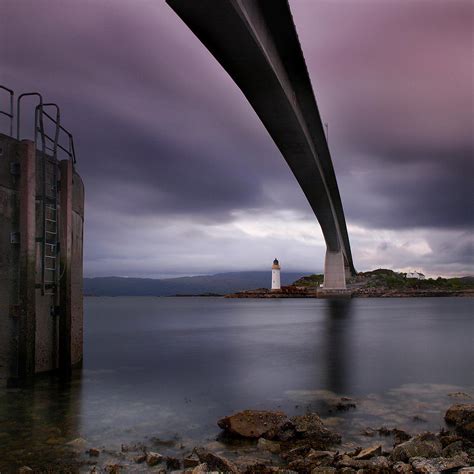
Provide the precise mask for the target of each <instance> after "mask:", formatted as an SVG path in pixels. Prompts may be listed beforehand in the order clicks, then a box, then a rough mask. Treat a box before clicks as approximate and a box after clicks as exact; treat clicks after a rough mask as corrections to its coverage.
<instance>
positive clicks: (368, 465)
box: [337, 454, 390, 472]
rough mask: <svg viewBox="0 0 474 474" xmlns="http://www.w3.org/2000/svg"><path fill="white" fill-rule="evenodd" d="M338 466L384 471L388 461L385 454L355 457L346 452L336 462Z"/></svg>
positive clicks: (387, 466)
mask: <svg viewBox="0 0 474 474" xmlns="http://www.w3.org/2000/svg"><path fill="white" fill-rule="evenodd" d="M337 466H338V467H339V468H344V467H349V468H353V469H357V470H359V469H363V470H364V471H365V470H367V471H368V472H384V471H385V472H386V471H387V470H388V469H389V467H390V463H389V462H388V459H387V458H386V457H385V456H376V457H373V458H371V459H355V458H351V457H350V456H348V455H347V454H343V455H342V457H341V459H339V461H338V462H337Z"/></svg>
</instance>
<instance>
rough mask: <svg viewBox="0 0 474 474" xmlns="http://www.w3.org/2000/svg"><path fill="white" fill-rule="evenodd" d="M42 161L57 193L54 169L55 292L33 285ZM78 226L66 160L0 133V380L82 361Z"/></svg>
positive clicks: (78, 191)
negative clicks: (57, 272) (58, 251)
mask: <svg viewBox="0 0 474 474" xmlns="http://www.w3.org/2000/svg"><path fill="white" fill-rule="evenodd" d="M44 164H46V171H47V173H46V181H45V182H46V190H47V193H48V194H50V195H51V194H52V193H54V192H56V187H55V178H54V173H53V171H54V169H56V170H57V173H56V176H57V177H58V178H59V189H60V191H59V194H60V196H58V197H59V201H58V202H59V207H58V216H59V225H60V241H61V257H62V258H61V263H62V265H63V266H62V267H61V280H60V288H59V292H56V294H54V295H42V292H41V288H40V287H39V286H40V283H41V269H42V260H41V242H40V241H39V240H38V239H39V238H40V237H41V235H42V220H43V214H42V204H41V200H40V199H38V197H39V196H40V195H41V194H42V189H43V179H42V178H43V166H44ZM64 196H68V199H66V200H64V199H63V197H64ZM63 204H64V205H63ZM83 225H84V186H83V183H82V180H81V178H80V176H79V175H78V174H77V173H76V172H75V171H74V169H73V166H72V163H71V162H70V161H66V160H65V161H62V162H58V161H56V160H53V159H52V158H51V157H44V158H43V157H42V156H41V154H40V153H39V152H35V150H34V145H33V143H31V142H28V141H23V142H21V143H20V142H18V141H17V140H15V139H13V138H11V137H8V136H5V135H2V134H0V385H3V384H5V383H6V382H7V381H8V380H9V379H15V378H18V377H20V378H23V377H28V376H31V375H34V374H36V373H39V372H45V371H50V370H55V369H58V368H60V367H61V368H63V369H70V367H71V366H73V365H79V364H80V363H81V361H82V337H83V328H82V322H83V320H82V311H83V306H82V245H83ZM12 237H13V241H12ZM65 242H66V243H65ZM63 246H64V251H63ZM63 253H64V255H65V258H63V257H64V256H63Z"/></svg>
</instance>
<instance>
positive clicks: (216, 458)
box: [195, 448, 239, 474]
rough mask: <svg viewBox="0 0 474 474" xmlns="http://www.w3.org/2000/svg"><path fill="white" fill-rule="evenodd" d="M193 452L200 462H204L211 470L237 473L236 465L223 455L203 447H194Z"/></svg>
mask: <svg viewBox="0 0 474 474" xmlns="http://www.w3.org/2000/svg"><path fill="white" fill-rule="evenodd" d="M195 453H196V455H197V457H198V458H199V460H200V461H201V463H206V464H207V466H208V467H209V468H210V470H211V471H221V472H230V473H236V474H237V473H238V472H239V470H238V469H237V466H236V465H235V464H234V463H233V462H231V461H229V460H228V459H227V458H225V457H224V456H220V455H218V454H215V453H212V452H211V451H208V450H207V449H205V448H196V449H195Z"/></svg>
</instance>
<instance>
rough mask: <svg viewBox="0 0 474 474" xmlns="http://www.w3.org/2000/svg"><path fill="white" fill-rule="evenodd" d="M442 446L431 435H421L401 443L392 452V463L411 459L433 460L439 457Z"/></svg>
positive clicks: (434, 436)
mask: <svg viewBox="0 0 474 474" xmlns="http://www.w3.org/2000/svg"><path fill="white" fill-rule="evenodd" d="M442 448H443V447H442V445H441V442H440V441H439V439H438V438H437V437H436V435H434V434H433V433H422V434H420V435H418V436H414V437H413V438H411V439H409V440H408V441H405V442H404V443H401V444H399V445H397V446H395V448H394V449H393V451H392V455H391V457H392V459H393V460H394V461H403V462H406V461H408V460H409V459H410V458H413V457H417V456H419V457H424V458H433V457H438V456H441V451H442Z"/></svg>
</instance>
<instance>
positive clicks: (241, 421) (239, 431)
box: [217, 410, 292, 440]
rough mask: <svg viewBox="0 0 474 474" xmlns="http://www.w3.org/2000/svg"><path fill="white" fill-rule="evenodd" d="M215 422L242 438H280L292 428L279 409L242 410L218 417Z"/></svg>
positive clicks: (229, 432)
mask: <svg viewBox="0 0 474 474" xmlns="http://www.w3.org/2000/svg"><path fill="white" fill-rule="evenodd" d="M217 424H218V425H219V427H220V428H222V429H223V430H224V431H225V432H226V433H228V434H231V435H234V436H235V435H236V436H241V437H243V438H266V439H270V440H271V439H280V438H281V435H282V433H284V432H285V431H286V430H287V429H290V430H291V428H292V426H291V422H290V420H289V419H288V418H287V416H286V415H285V414H284V413H283V412H281V411H258V410H244V411H241V412H238V413H235V414H233V415H231V416H226V417H224V418H222V419H220V420H219V421H218V422H217Z"/></svg>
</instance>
